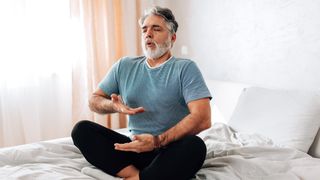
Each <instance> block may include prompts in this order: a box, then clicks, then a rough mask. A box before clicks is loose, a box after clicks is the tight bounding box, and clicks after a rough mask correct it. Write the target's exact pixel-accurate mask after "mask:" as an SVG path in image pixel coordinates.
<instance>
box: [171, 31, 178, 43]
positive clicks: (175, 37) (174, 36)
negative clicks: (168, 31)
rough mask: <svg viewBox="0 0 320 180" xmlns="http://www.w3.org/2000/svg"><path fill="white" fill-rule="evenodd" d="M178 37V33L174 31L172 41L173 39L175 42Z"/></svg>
mask: <svg viewBox="0 0 320 180" xmlns="http://www.w3.org/2000/svg"><path fill="white" fill-rule="evenodd" d="M176 39H177V35H176V33H174V34H173V35H172V37H171V41H172V42H175V41H176Z"/></svg>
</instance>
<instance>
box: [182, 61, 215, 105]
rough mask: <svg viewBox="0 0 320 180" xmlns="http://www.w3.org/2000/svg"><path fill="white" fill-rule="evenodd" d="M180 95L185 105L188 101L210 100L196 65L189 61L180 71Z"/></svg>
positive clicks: (208, 92)
mask: <svg viewBox="0 0 320 180" xmlns="http://www.w3.org/2000/svg"><path fill="white" fill-rule="evenodd" d="M181 80H182V93H183V97H184V99H185V102H186V103H189V102H190V101H193V100H197V99H202V98H210V99H211V94H210V91H209V89H208V87H207V85H206V83H205V81H204V79H203V77H202V74H201V72H200V70H199V68H198V67H197V65H196V64H195V63H194V62H193V61H191V62H190V63H188V64H187V66H186V67H185V68H183V70H182V77H181Z"/></svg>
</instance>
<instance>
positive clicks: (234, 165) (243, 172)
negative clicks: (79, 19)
mask: <svg viewBox="0 0 320 180" xmlns="http://www.w3.org/2000/svg"><path fill="white" fill-rule="evenodd" d="M200 136H201V137H202V138H203V139H204V141H205V143H206V145H207V149H208V152H207V157H206V160H205V162H204V165H203V167H202V169H201V170H200V171H199V172H198V173H197V177H196V179H203V180H204V179H210V180H238V179H241V180H242V179H243V180H298V179H299V180H317V179H319V178H320V159H318V158H313V157H311V156H310V155H308V154H306V153H304V152H302V151H298V150H296V149H292V148H286V147H281V146H280V145H276V144H274V143H273V142H272V140H270V139H268V138H266V137H263V136H261V135H258V134H239V133H236V132H234V131H232V129H230V128H229V126H227V125H226V124H223V123H216V124H214V125H213V127H212V128H211V129H209V130H207V131H205V132H204V133H201V134H200Z"/></svg>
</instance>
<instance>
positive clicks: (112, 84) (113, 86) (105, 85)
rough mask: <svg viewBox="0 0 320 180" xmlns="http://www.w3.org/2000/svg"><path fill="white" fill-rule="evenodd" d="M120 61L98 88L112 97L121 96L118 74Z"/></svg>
mask: <svg viewBox="0 0 320 180" xmlns="http://www.w3.org/2000/svg"><path fill="white" fill-rule="evenodd" d="M119 66H120V61H118V62H116V63H115V64H113V66H112V67H111V69H110V71H109V72H108V73H107V74H106V76H105V77H104V78H103V79H102V81H101V82H100V83H99V85H98V87H99V88H100V89H101V90H102V91H103V92H104V93H106V94H107V95H109V96H110V95H111V94H113V93H115V94H119V86H118V82H119V81H118V76H119V75H118V72H119Z"/></svg>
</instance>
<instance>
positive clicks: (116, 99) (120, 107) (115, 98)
mask: <svg viewBox="0 0 320 180" xmlns="http://www.w3.org/2000/svg"><path fill="white" fill-rule="evenodd" d="M111 101H112V103H113V109H114V110H115V111H117V112H119V113H123V114H129V115H134V114H137V113H142V112H144V108H143V107H138V108H131V107H128V106H126V105H125V104H124V103H123V101H122V98H121V96H120V95H117V94H111Z"/></svg>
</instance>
